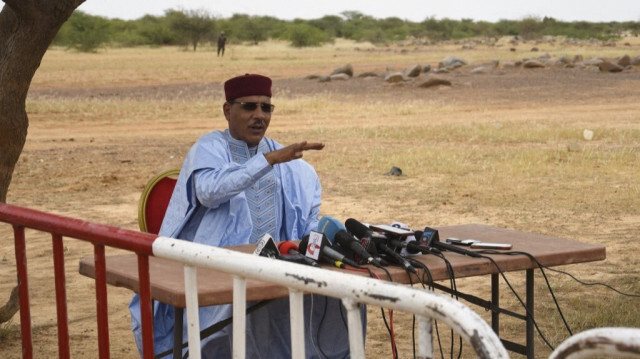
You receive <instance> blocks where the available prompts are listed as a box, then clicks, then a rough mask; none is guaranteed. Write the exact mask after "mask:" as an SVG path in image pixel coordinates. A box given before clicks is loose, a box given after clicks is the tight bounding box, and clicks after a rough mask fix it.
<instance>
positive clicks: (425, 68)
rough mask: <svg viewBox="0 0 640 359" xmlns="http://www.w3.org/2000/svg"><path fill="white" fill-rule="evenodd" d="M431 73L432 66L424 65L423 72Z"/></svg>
mask: <svg viewBox="0 0 640 359" xmlns="http://www.w3.org/2000/svg"><path fill="white" fill-rule="evenodd" d="M429 71H431V65H424V67H423V68H422V72H429Z"/></svg>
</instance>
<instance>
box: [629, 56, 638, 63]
mask: <svg viewBox="0 0 640 359" xmlns="http://www.w3.org/2000/svg"><path fill="white" fill-rule="evenodd" d="M629 64H630V65H631V66H638V65H640V55H638V56H636V57H634V58H632V59H631V61H630V62H629Z"/></svg>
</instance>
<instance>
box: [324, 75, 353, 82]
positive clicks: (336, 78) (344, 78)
mask: <svg viewBox="0 0 640 359" xmlns="http://www.w3.org/2000/svg"><path fill="white" fill-rule="evenodd" d="M329 77H330V78H331V81H335V80H343V81H344V80H348V79H350V78H351V76H349V75H347V74H335V75H331V76H329Z"/></svg>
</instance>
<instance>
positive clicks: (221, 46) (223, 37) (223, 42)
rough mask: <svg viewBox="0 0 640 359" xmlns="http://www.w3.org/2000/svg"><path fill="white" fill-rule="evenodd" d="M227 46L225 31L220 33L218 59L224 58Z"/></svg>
mask: <svg viewBox="0 0 640 359" xmlns="http://www.w3.org/2000/svg"><path fill="white" fill-rule="evenodd" d="M226 44H227V36H226V35H225V34H224V31H221V32H220V36H218V57H220V56H223V57H224V46H225V45H226Z"/></svg>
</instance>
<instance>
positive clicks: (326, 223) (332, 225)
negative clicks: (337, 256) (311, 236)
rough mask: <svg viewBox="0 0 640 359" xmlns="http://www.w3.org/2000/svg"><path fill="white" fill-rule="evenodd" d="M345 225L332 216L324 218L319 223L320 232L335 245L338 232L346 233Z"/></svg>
mask: <svg viewBox="0 0 640 359" xmlns="http://www.w3.org/2000/svg"><path fill="white" fill-rule="evenodd" d="M346 230H347V229H346V228H345V227H344V224H342V222H340V221H339V220H337V219H335V218H333V217H331V216H322V218H320V220H319V221H318V232H322V233H324V235H325V236H327V239H328V240H329V242H331V243H334V242H335V241H334V239H335V237H336V233H338V231H346Z"/></svg>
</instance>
